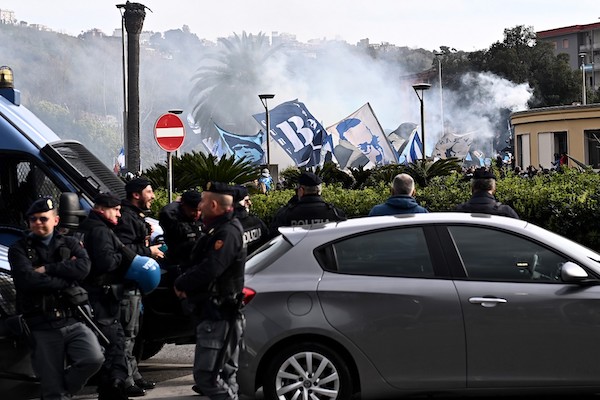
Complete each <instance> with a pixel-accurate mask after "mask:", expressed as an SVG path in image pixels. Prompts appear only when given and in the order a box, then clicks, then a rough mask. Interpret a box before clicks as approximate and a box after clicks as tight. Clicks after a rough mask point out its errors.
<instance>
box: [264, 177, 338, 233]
mask: <svg viewBox="0 0 600 400" xmlns="http://www.w3.org/2000/svg"><path fill="white" fill-rule="evenodd" d="M321 183H322V180H321V178H319V177H318V176H317V175H315V174H313V173H311V172H303V173H302V174H301V175H300V178H298V184H299V185H300V186H309V187H314V186H318V185H320V184H321ZM344 220H346V214H345V213H344V211H342V210H341V209H339V208H337V207H335V206H334V205H333V204H330V203H327V202H325V200H323V198H322V197H321V196H320V195H318V194H305V195H303V196H302V197H300V199H299V200H298V201H297V202H296V203H293V204H290V205H288V206H286V208H285V209H284V210H283V211H282V212H281V213H278V215H276V217H275V218H274V220H273V223H272V225H271V232H272V234H277V229H278V228H279V227H280V226H305V225H311V224H322V223H325V222H331V221H344Z"/></svg>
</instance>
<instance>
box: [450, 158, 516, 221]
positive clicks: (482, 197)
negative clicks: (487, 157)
mask: <svg viewBox="0 0 600 400" xmlns="http://www.w3.org/2000/svg"><path fill="white" fill-rule="evenodd" d="M473 179H494V180H495V179H496V177H495V176H494V174H493V173H492V172H490V171H487V170H485V169H484V168H479V169H477V170H475V172H474V173H473ZM455 211H460V212H469V213H482V214H492V215H501V216H505V217H511V218H516V219H519V215H518V214H517V212H516V211H515V210H513V209H512V207H510V206H508V205H506V204H502V203H500V202H499V201H497V200H496V198H495V197H494V195H492V194H491V193H489V192H487V191H483V190H477V191H475V192H473V194H472V195H471V198H470V199H469V200H468V201H467V202H465V203H461V204H458V205H457V206H456V207H455Z"/></svg>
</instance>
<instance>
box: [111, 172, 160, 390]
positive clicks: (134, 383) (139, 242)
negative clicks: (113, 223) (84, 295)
mask: <svg viewBox="0 0 600 400" xmlns="http://www.w3.org/2000/svg"><path fill="white" fill-rule="evenodd" d="M125 192H126V196H127V197H126V198H125V199H124V200H123V201H122V202H121V219H120V220H119V223H118V224H117V227H116V228H115V233H116V234H117V237H118V238H119V239H120V240H121V241H122V242H123V244H125V246H127V248H129V249H131V250H133V251H134V252H135V253H136V254H138V255H140V256H146V257H152V258H156V259H162V258H163V257H164V253H163V252H162V251H161V250H160V246H161V245H160V244H157V245H152V246H151V245H150V235H151V234H152V230H151V227H150V226H149V224H148V223H147V222H146V220H145V216H146V212H147V210H149V209H150V206H151V204H152V202H153V201H154V198H155V197H154V191H153V190H152V186H151V182H150V181H149V180H148V179H145V178H134V179H132V180H130V181H129V182H127V183H126V184H125ZM127 282H128V285H126V287H125V289H124V292H123V299H122V301H121V323H122V324H123V330H124V332H125V354H126V355H127V367H128V371H129V375H128V376H127V380H126V382H125V386H126V388H125V392H126V393H127V395H128V396H131V397H136V396H144V395H145V394H146V389H152V388H154V386H156V382H153V381H148V380H145V379H143V377H142V375H141V374H140V371H139V370H138V366H137V360H136V359H135V357H134V355H133V348H134V346H135V338H136V336H137V334H138V332H139V330H140V313H141V306H142V293H141V292H140V290H139V288H138V287H137V285H136V284H134V283H133V282H131V281H127Z"/></svg>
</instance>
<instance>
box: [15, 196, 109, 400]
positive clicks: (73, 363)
mask: <svg viewBox="0 0 600 400" xmlns="http://www.w3.org/2000/svg"><path fill="white" fill-rule="evenodd" d="M54 209H55V204H54V202H53V200H52V199H49V198H44V199H39V200H36V201H35V202H34V203H33V204H32V205H31V207H30V208H29V209H28V210H27V213H26V214H27V216H28V217H31V216H32V215H34V214H37V213H45V212H47V211H50V210H54ZM8 260H9V262H10V266H11V273H12V277H13V280H14V283H15V288H16V292H17V309H18V311H19V312H20V313H22V314H23V317H24V318H25V320H26V322H27V325H28V326H29V329H30V331H31V339H32V340H31V343H32V346H33V351H32V363H33V368H34V370H35V372H36V374H37V375H38V377H39V378H40V383H41V392H42V398H43V399H44V400H56V399H70V398H71V394H74V393H77V392H78V391H80V390H81V389H82V388H83V386H84V385H85V383H86V382H87V381H88V379H89V378H90V377H91V376H92V375H93V374H95V373H96V372H97V371H98V370H99V369H100V366H101V365H102V362H103V361H104V357H103V355H102V349H101V347H100V344H99V343H98V339H97V338H96V336H95V335H94V333H93V332H92V331H91V330H90V329H89V328H88V327H87V326H85V325H84V324H83V323H82V322H80V321H79V320H78V318H77V317H78V314H77V308H76V307H75V305H74V304H73V303H71V302H69V301H68V299H67V294H66V292H65V291H66V290H68V289H70V288H74V289H76V288H77V287H78V282H80V281H82V280H83V279H84V278H85V277H86V275H87V274H88V273H89V271H90V259H89V258H88V254H87V252H86V251H85V249H84V248H83V246H82V245H81V243H80V242H79V241H78V240H77V239H75V238H73V237H67V236H63V235H61V234H59V233H58V232H56V231H54V232H53V233H51V234H50V235H49V236H47V237H39V236H36V235H34V234H33V233H30V234H29V235H27V237H25V238H23V239H20V240H18V241H17V242H15V243H14V244H13V245H12V246H11V247H10V248H9V251H8ZM41 266H44V267H45V270H46V271H45V272H44V273H39V272H36V271H35V269H36V268H38V267H41Z"/></svg>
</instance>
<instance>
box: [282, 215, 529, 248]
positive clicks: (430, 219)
mask: <svg viewBox="0 0 600 400" xmlns="http://www.w3.org/2000/svg"><path fill="white" fill-rule="evenodd" d="M413 224H475V225H485V226H494V227H498V228H505V229H510V230H515V229H517V230H520V229H524V228H525V227H526V226H527V225H528V224H529V223H528V222H527V221H523V220H520V219H515V218H509V217H502V216H498V215H490V214H480V213H461V212H433V213H420V214H397V215H384V216H377V217H358V218H350V219H348V220H346V221H338V222H328V223H324V224H313V225H303V226H294V227H281V228H279V231H280V232H281V233H282V234H283V236H284V237H285V238H286V239H287V240H288V241H289V242H290V243H291V244H292V245H295V244H297V243H298V242H299V241H300V240H302V239H303V238H304V237H306V236H307V235H310V236H312V235H324V236H328V237H330V236H331V235H332V234H333V233H334V232H333V231H334V230H335V231H336V232H337V233H339V234H340V235H348V234H352V233H359V232H363V231H368V230H372V229H385V228H392V227H398V226H402V225H413Z"/></svg>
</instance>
